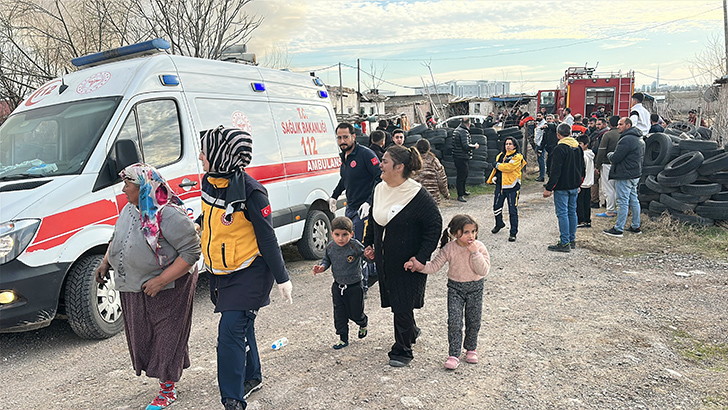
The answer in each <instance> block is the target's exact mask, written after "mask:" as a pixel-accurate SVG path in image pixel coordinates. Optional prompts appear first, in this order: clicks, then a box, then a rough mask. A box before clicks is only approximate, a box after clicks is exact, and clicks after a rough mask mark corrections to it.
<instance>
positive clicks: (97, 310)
mask: <svg viewBox="0 0 728 410" xmlns="http://www.w3.org/2000/svg"><path fill="white" fill-rule="evenodd" d="M103 260H104V256H103V255H89V256H84V257H83V258H81V259H79V260H78V261H76V263H74V264H73V267H72V268H71V270H70V271H69V272H68V279H67V280H66V288H65V295H64V298H65V303H66V315H68V323H69V324H70V325H71V329H73V331H74V333H76V334H77V335H78V336H80V337H82V338H84V339H107V338H109V337H111V336H114V335H115V334H117V333H119V332H120V331H121V329H122V328H123V327H124V320H123V316H122V312H121V298H120V295H119V292H118V291H117V290H116V286H115V281H114V275H113V272H109V273H111V279H110V280H109V281H108V282H106V283H105V284H103V285H101V284H99V283H97V282H96V279H95V277H94V271H96V268H98V267H99V265H100V264H101V261H103Z"/></svg>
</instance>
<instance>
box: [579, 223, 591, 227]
mask: <svg viewBox="0 0 728 410" xmlns="http://www.w3.org/2000/svg"><path fill="white" fill-rule="evenodd" d="M576 227H577V228H591V222H582V223H580V224H578V225H576Z"/></svg>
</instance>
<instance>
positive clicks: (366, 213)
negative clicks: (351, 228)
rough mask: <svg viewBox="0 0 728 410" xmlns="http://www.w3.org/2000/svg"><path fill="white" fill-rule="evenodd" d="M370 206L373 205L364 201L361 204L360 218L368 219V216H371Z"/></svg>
mask: <svg viewBox="0 0 728 410" xmlns="http://www.w3.org/2000/svg"><path fill="white" fill-rule="evenodd" d="M370 208H371V206H370V205H369V204H368V203H367V202H364V203H363V204H361V206H360V207H359V211H358V213H359V219H366V217H367V216H369V209H370Z"/></svg>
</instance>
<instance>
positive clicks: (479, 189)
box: [450, 185, 495, 198]
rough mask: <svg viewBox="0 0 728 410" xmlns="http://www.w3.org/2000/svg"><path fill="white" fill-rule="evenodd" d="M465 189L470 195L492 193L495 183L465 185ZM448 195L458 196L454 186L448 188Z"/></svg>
mask: <svg viewBox="0 0 728 410" xmlns="http://www.w3.org/2000/svg"><path fill="white" fill-rule="evenodd" d="M465 190H466V191H469V192H470V196H478V195H485V194H492V193H493V192H494V191H495V185H465ZM450 197H451V198H457V197H458V191H457V190H456V189H455V187H453V188H450Z"/></svg>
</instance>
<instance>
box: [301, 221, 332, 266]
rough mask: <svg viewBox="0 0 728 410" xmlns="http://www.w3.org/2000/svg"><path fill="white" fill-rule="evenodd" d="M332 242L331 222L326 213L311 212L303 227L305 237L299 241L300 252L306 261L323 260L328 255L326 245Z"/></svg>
mask: <svg viewBox="0 0 728 410" xmlns="http://www.w3.org/2000/svg"><path fill="white" fill-rule="evenodd" d="M330 240H331V221H329V218H328V217H327V216H326V214H325V213H323V212H321V211H317V210H311V211H309V212H308V216H307V217H306V224H305V225H304V226H303V236H302V237H301V239H299V240H298V242H297V243H296V245H297V246H298V252H299V253H300V254H301V256H303V258H304V259H309V260H314V259H321V258H323V257H324V254H325V253H326V245H328V243H329V241H330Z"/></svg>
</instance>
